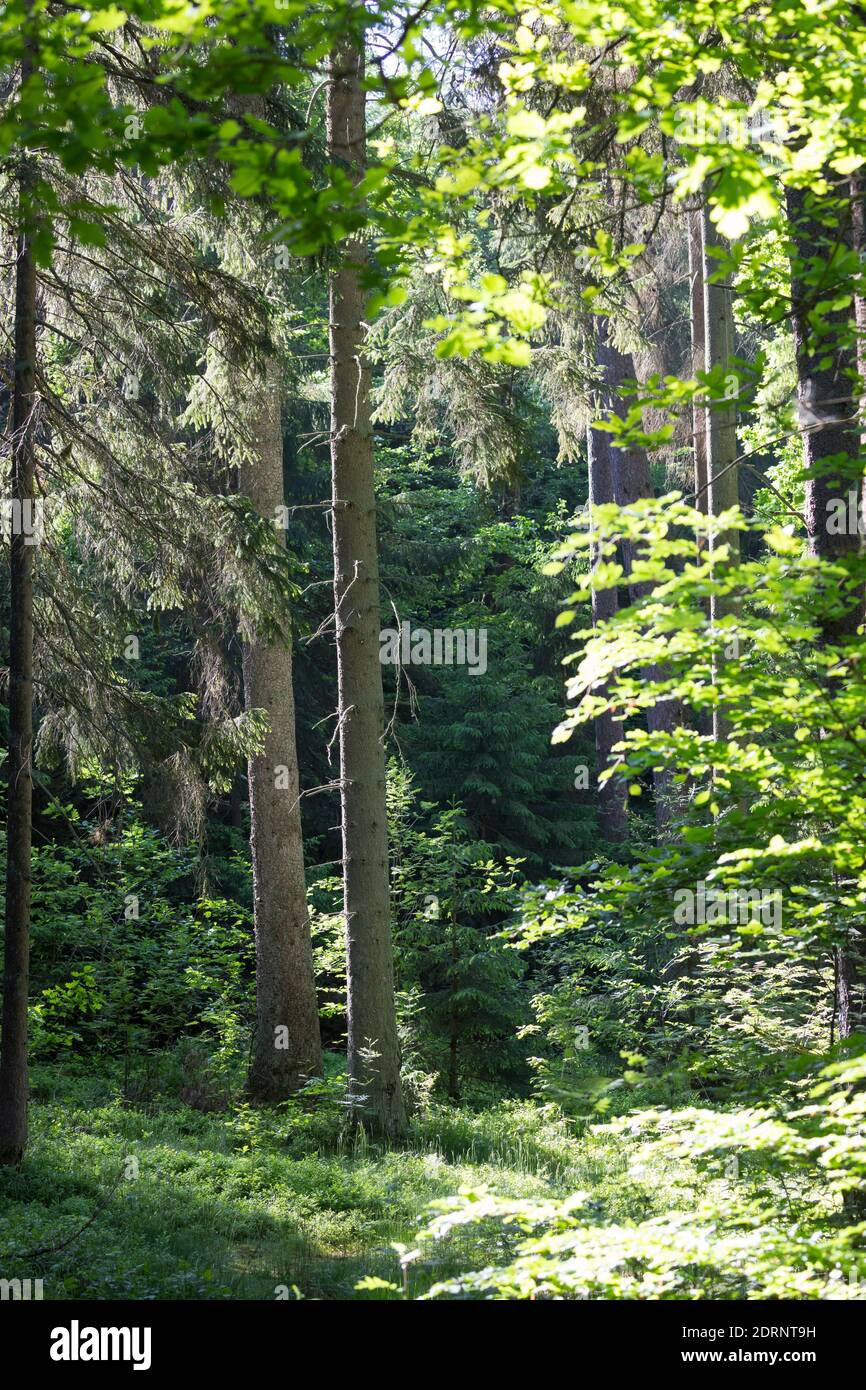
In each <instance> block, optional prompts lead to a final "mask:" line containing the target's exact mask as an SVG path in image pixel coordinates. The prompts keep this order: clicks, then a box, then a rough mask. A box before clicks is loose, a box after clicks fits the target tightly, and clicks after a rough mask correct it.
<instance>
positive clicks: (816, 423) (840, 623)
mask: <svg viewBox="0 0 866 1390" xmlns="http://www.w3.org/2000/svg"><path fill="white" fill-rule="evenodd" d="M830 178H831V180H832V175H830ZM837 196H838V195H837ZM808 197H809V195H808V194H807V193H806V191H805V190H804V189H801V188H789V189H788V190H787V204H788V220H789V223H790V228H791V236H792V240H793V245H794V248H795V255H796V260H797V261H798V262H799V263H800V264H799V265H797V264H795V265H794V266H793V267H792V275H791V298H792V313H791V318H792V327H793V333H794V349H795V354H796V362H797V399H798V403H799V408H800V421H801V428H802V432H803V451H804V455H805V464H806V470H807V474H808V476H807V478H806V497H805V508H804V517H805V522H806V531H807V535H808V542H809V550H810V552H811V554H813V555H815V556H818V557H819V558H821V559H824V560H832V561H837V562H838V561H843V560H844V559H845V557H846V556H850V555H853V554H855V553H856V552H857V551H858V550H859V545H860V541H859V536H858V535H857V532H856V529H855V528H854V527H852V526H849V525H845V524H842V525H831V524H830V522H831V517H833V516H834V514H836V513H837V511H841V513H842V515H843V516H847V515H848V503H849V500H850V496H851V492H852V490H855V489H856V488H857V486H858V483H859V478H860V472H861V470H860V465H859V458H860V432H859V419H858V402H857V366H858V363H857V347H856V336H855V333H854V331H853V328H852V324H851V310H850V308H849V307H847V306H846V307H843V308H841V309H837V310H835V311H833V312H831V313H826V312H825V313H823V314H822V326H823V332H822V335H821V339H820V341H817V340H816V338H815V334H814V331H813V329H812V328H811V326H810V323H809V313H810V311H811V309H812V307H813V305H814V304H815V302H816V301H817V300H818V299H826V298H827V297H828V295H830V294H832V293H833V292H834V291H835V290H837V289H839V288H846V289H847V288H848V282H847V280H846V281H845V282H844V284H843V285H842V286H840V285H839V284H838V283H837V281H836V280H834V279H833V277H832V276H831V275H829V274H825V275H824V277H823V279H822V283H821V284H820V285H817V286H816V285H809V284H808V283H807V282H806V281H805V280H804V278H803V276H802V270H801V267H802V265H803V264H805V263H807V262H808V260H809V258H814V257H815V256H819V255H821V253H822V250H823V251H824V252H825V253H829V250H830V248H831V247H832V246H833V245H835V244H836V243H837V242H841V244H842V245H843V246H845V245H847V246H851V245H852V243H853V237H854V225H853V218H852V216H851V207H850V202H849V203H848V204H847V208H846V209H845V210H844V211H843V210H840V209H839V208H838V206H837V207H835V208H834V209H833V210H832V213H831V214H828V215H830V216H832V223H831V225H830V226H827V225H825V224H824V222H823V221H822V220H821V217H820V216H819V212H818V209H817V208H815V207H813V206H810V205H809V204H807V198H808ZM843 217H844V218H845V219H846V220H847V225H842V222H841V219H842V218H843ZM828 336H829V340H830V341H831V342H832V343H833V351H832V352H831V351H828V348H827V342H828ZM831 457H833V458H838V459H839V460H840V467H839V469H838V470H833V469H831V470H830V471H829V472H828V471H827V470H826V468H824V469H822V467H821V464H822V460H824V459H827V458H831ZM862 611H863V604H862V595H857V596H853V597H852V599H851V602H850V603H849V604H848V605H847V607H846V609H845V610H844V611H842V612H841V613H840V614H839V615H838V616H836V617H829V616H828V617H826V618H825V619H824V620H823V623H822V626H823V630H824V634H825V637H826V639H827V640H828V641H831V642H834V641H838V640H840V639H844V638H845V637H847V636H850V635H851V634H853V633H854V632H855V631H856V629H857V626H858V624H859V622H860V621H861V617H862Z"/></svg>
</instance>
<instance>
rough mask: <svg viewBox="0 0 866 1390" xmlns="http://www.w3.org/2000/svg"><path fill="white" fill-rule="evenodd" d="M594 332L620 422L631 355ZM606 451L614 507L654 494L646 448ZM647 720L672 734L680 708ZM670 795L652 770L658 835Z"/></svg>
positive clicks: (654, 670)
mask: <svg viewBox="0 0 866 1390" xmlns="http://www.w3.org/2000/svg"><path fill="white" fill-rule="evenodd" d="M596 332H597V334H598V340H597V342H598V346H597V362H598V365H599V366H600V367H601V369H602V373H603V378H602V380H603V394H604V396H605V397H606V403H607V408H608V409H609V410H613V411H615V413H616V414H617V415H619V416H620V418H625V416H626V414H627V413H628V402H627V401H626V400H624V399H623V397H622V396H621V395H620V390H621V388H622V386H623V383H624V382H626V381H632V380H634V377H635V366H634V358H633V357H632V355H631V353H623V352H620V350H619V349H618V348H617V347H615V346H614V344H613V343H612V342H611V339H610V331H609V325H608V322H607V320H606V319H605V318H603V317H601V316H599V317H598V318H597V319H596ZM607 438H608V439H610V436H609V435H608V436H607ZM609 449H610V466H611V474H612V480H613V494H614V500H615V501H616V504H617V506H618V507H631V506H633V505H634V504H635V502H637V501H639V499H640V498H641V497H653V496H655V492H654V489H653V485H652V477H651V474H650V465H649V458H648V457H647V452H646V449H641V448H633V447H627V448H617V447H616V445H614V444H610V445H609ZM622 550H623V568H624V569H625V572H626V574H627V575H628V576H629V600H630V602H631V603H636V602H637V601H638V600H639V599H642V598H644V597H645V596H646V595H647V594H648V593H649V592H650V590H651V587H652V586H651V585H650V584H647V583H639V582H635V581H634V580H633V579H632V572H633V569H634V564H635V561H636V560H637V558H638V555H637V548H636V547H635V546H634V545H633V543H632V542H631V541H624V542H623V547H622ZM662 677H663V668H662V667H661V666H658V665H653V666H649V667H647V669H646V678H647V680H649V681H657V680H661V679H662ZM646 719H647V728H648V729H649V731H650V733H671V732H672V731H673V730H674V729H675V728H676V727H677V725H678V724H680V723H682V707H681V706H680V704H679V702H678V701H674V700H668V701H665V702H664V703H659V704H657V705H652V706H651V707H650V708H649V709H648V710H647V712H646ZM674 792H675V787H674V781H673V777H672V775H671V773H670V772H667V771H666V770H665V769H663V768H656V769H654V771H653V795H654V799H655V813H656V826H657V829H658V831H659V834H663V833H664V832H665V831H666V830H667V828H668V826H669V824H670V822H671V818H672V816H673V813H674V810H675V799H674Z"/></svg>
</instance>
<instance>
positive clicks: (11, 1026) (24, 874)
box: [0, 58, 37, 1164]
mask: <svg viewBox="0 0 866 1390" xmlns="http://www.w3.org/2000/svg"><path fill="white" fill-rule="evenodd" d="M32 71H33V64H32V61H31V60H30V59H29V58H25V60H24V62H23V64H22V83H23V82H26V81H27V78H28V77H29V76H30V74H31V73H32ZM34 184H35V171H34V169H33V165H32V163H31V162H30V161H29V160H28V161H26V162H25V163H24V164H23V165H22V167H21V172H20V175H19V199H18V218H19V231H18V238H17V267H16V277H15V370H14V382H13V394H12V509H13V516H12V522H13V524H12V535H11V557H10V563H9V569H10V621H9V746H8V759H7V764H6V767H7V775H8V783H9V797H8V816H7V827H6V841H7V850H6V941H5V951H4V964H3V1022H2V1042H0V1163H4V1164H18V1163H20V1162H21V1159H22V1157H23V1154H24V1149H25V1147H26V1144H27V993H28V985H29V973H30V970H29V967H30V848H31V838H32V814H33V782H32V774H31V767H32V756H33V546H32V544H30V543H29V541H30V540H31V539H32V537H29V536H28V531H29V530H30V524H29V523H30V516H31V515H32V509H33V505H34V494H35V463H36V458H35V448H34V434H35V415H36V410H37V393H36V262H35V260H34V256H33V247H32V230H33V225H32V219H33V212H34V209H33V206H32V192H33V188H34Z"/></svg>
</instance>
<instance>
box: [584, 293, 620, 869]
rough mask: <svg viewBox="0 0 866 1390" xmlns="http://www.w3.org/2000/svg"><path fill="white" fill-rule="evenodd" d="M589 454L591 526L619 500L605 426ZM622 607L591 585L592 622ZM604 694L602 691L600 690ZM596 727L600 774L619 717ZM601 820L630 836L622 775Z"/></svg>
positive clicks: (591, 436)
mask: <svg viewBox="0 0 866 1390" xmlns="http://www.w3.org/2000/svg"><path fill="white" fill-rule="evenodd" d="M601 322H602V321H601V320H598V325H599V326H598V327H597V334H598V336H597V338H596V365H597V366H599V367H600V368H601V370H602V373H604V370H605V361H604V358H603V355H602V350H601V334H602V332H603V329H602V327H601ZM607 404H608V402H607V399H606V392H605V391H604V384H603V381H602V389H601V391H600V392H599V395H598V400H597V404H596V411H597V413H598V414H602V413H603V412H604V410H605V409H606V408H607ZM586 454H587V468H588V473H589V518H590V526H594V525H595V520H594V512H595V508H596V507H600V506H603V505H604V504H605V503H606V502H614V501H616V497H615V494H614V481H613V462H612V459H611V447H610V435H609V434H608V433H607V432H606V431H604V430H596V429H593V428H592V426H591V425H590V428H589V429H588V430H587V434H586ZM602 558H603V557H602V555H601V550H600V547H598V546H596V545H593V546H592V547H591V549H590V565H591V568H592V569H593V570H595V569H596V567H597V566H598V565H599V564H600V563H601V561H602ZM618 607H619V598H618V595H617V591H616V589H601V588H599V587H598V586H597V585H596V584H593V586H592V623H593V627H597V626H598V624H599V623H602V622H607V621H608V620H609V619H610V618H612V617H613V616H614V614H615V613H616V612H617V610H618ZM599 693H600V694H603V693H604V692H603V691H600V692H599ZM594 729H595V760H596V765H597V770H598V772H599V774H601V773H602V772H603V771H604V770H605V769H606V768H607V767H609V766H610V764H611V762H612V761H613V747H614V744H616V743H618V742H619V740H620V738H621V737H622V727H621V724H620V721H619V720H615V719H614V717H613V715H612V714H610V713H609V712H608V711H605V712H604V713H603V714H597V715H596V716H595V720H594ZM598 822H599V830H600V831H601V834H602V838H603V839H604V840H605V841H606V842H608V843H610V844H621V843H622V842H623V841H624V840H625V839H626V838H627V836H628V812H627V806H626V796H625V790H624V788H623V784H622V779H621V778H618V777H615V776H614V777H610V778H608V780H607V781H606V782H605V783H604V784H603V785H600V786H599V791H598Z"/></svg>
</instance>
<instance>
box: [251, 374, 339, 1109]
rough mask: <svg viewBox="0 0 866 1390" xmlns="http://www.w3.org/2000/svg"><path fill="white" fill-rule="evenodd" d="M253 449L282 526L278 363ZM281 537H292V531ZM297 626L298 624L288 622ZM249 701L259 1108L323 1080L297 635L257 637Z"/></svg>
mask: <svg viewBox="0 0 866 1390" xmlns="http://www.w3.org/2000/svg"><path fill="white" fill-rule="evenodd" d="M243 414H244V421H243V423H244V426H245V431H246V434H247V438H248V441H249V442H250V443H251V444H252V450H251V454H250V457H249V458H248V459H245V460H244V462H243V464H242V465H241V478H240V482H241V491H242V492H243V493H244V494H245V495H246V496H247V497H248V498H249V500H250V502H251V503H252V506H253V508H254V510H255V511H256V512H257V513H258V514H259V516H261V517H263V518H264V519H265V520H266V521H270V522H271V523H273V522H274V521H275V519H276V517H277V509H278V508H280V507H282V506H283V504H284V495H283V431H282V386H281V381H280V372H279V366H278V364H277V362H276V361H275V360H274V359H273V358H272V359H270V360H269V361H268V362H267V363H266V365H265V367H264V369H263V371H262V375H261V378H260V379H259V380H258V381H257V382H256V386H255V390H254V392H253V393H252V394H251V395H249V396H248V397H247V399H246V400H245V401H244V405H243ZM278 534H279V535H280V537H283V536H284V533H283V531H282V529H280V530H279V532H278ZM285 626H286V627H288V624H287V623H286V624H285ZM243 675H244V702H245V705H246V708H247V709H248V710H253V709H259V710H264V711H265V712H266V713H267V716H268V723H269V729H268V733H267V735H266V737H265V743H264V750H263V752H262V753H260V754H257V755H256V756H255V757H252V758H250V760H249V768H248V775H249V796H250V846H251V850H252V861H253V903H254V914H255V936H256V1031H255V1038H254V1041H253V1050H252V1056H251V1059H250V1069H249V1077H248V1083H247V1084H248V1088H249V1091H250V1094H251V1095H252V1096H254V1097H255V1099H257V1100H263V1101H276V1100H284V1099H285V1098H286V1096H288V1095H291V1094H292V1092H293V1091H296V1090H297V1089H298V1088H299V1087H300V1086H302V1085H303V1084H304V1082H305V1081H307V1080H308V1079H309V1078H310V1077H312V1076H321V1074H322V1047H321V1041H320V1036H319V1012H318V1005H317V1000H316V984H315V979H314V975H313V955H312V946H311V942H310V924H309V917H308V914H307V897H306V882H305V877H304V849H303V841H302V837H301V811H300V790H299V777H298V755H297V745H296V739H295V700H294V692H293V689H292V649H291V635H290V633H289V632H288V631H287V632H286V633H285V637H284V640H283V641H280V640H273V639H268V640H265V639H263V638H259V637H257V636H253V637H252V638H251V640H250V641H248V642H247V643H245V645H244V650H243Z"/></svg>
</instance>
